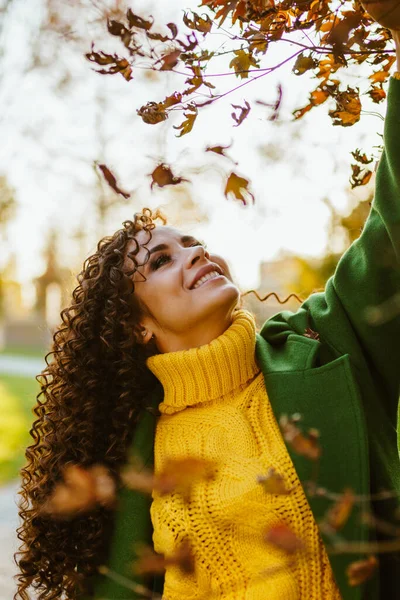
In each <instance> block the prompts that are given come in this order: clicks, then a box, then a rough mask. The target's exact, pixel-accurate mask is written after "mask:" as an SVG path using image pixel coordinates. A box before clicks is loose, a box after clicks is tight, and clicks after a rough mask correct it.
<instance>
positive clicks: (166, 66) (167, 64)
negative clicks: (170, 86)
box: [160, 50, 182, 71]
mask: <svg viewBox="0 0 400 600" xmlns="http://www.w3.org/2000/svg"><path fill="white" fill-rule="evenodd" d="M181 54H182V51H181V50H172V51H171V52H169V53H168V54H164V56H162V57H161V58H160V61H161V62H162V66H161V68H160V71H172V69H173V68H174V67H176V65H177V64H178V62H179V56H180V55H181Z"/></svg>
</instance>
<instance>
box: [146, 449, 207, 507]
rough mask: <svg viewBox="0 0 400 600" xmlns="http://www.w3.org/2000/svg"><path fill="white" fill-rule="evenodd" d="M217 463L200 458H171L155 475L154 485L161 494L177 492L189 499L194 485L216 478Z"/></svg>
mask: <svg viewBox="0 0 400 600" xmlns="http://www.w3.org/2000/svg"><path fill="white" fill-rule="evenodd" d="M215 474H216V463H214V462H212V461H209V460H204V459H200V458H194V457H190V458H184V459H169V460H168V461H167V462H166V464H165V466H164V468H163V469H162V471H160V473H158V474H157V475H156V477H155V482H154V487H155V489H156V490H158V491H159V492H160V494H169V493H171V492H177V493H179V494H181V495H182V496H183V497H184V499H186V500H187V499H189V497H190V493H191V489H192V486H193V485H194V484H195V483H197V482H199V481H210V480H212V479H214V478H215Z"/></svg>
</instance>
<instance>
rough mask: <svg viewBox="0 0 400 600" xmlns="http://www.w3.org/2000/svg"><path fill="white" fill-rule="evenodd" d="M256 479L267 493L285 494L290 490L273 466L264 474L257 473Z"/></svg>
mask: <svg viewBox="0 0 400 600" xmlns="http://www.w3.org/2000/svg"><path fill="white" fill-rule="evenodd" d="M257 481H258V483H261V485H262V487H263V489H264V491H265V492H267V494H279V495H287V494H290V492H291V491H292V490H291V489H288V488H287V487H286V483H285V479H284V478H283V477H282V475H280V473H278V472H277V471H276V470H275V469H274V468H273V467H270V468H269V469H268V471H267V474H266V475H259V476H258V477H257Z"/></svg>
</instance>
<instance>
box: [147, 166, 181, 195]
mask: <svg viewBox="0 0 400 600" xmlns="http://www.w3.org/2000/svg"><path fill="white" fill-rule="evenodd" d="M151 178H152V182H151V185H150V187H151V189H153V186H154V185H156V184H157V185H158V187H164V186H166V185H177V184H178V183H182V181H188V180H187V179H183V177H175V175H174V174H173V173H172V171H171V169H170V168H169V167H168V166H167V165H166V164H164V163H161V164H159V165H157V167H156V168H155V169H154V171H153V172H152V173H151Z"/></svg>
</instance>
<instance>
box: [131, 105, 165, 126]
mask: <svg viewBox="0 0 400 600" xmlns="http://www.w3.org/2000/svg"><path fill="white" fill-rule="evenodd" d="M136 112H137V114H138V115H139V117H142V119H143V121H144V122H145V123H148V124H149V125H156V124H157V123H161V122H162V121H165V120H166V119H168V114H167V112H166V110H165V106H164V104H163V103H162V102H148V103H147V104H145V105H144V106H141V107H140V108H139V109H138V110H137V111H136Z"/></svg>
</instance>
